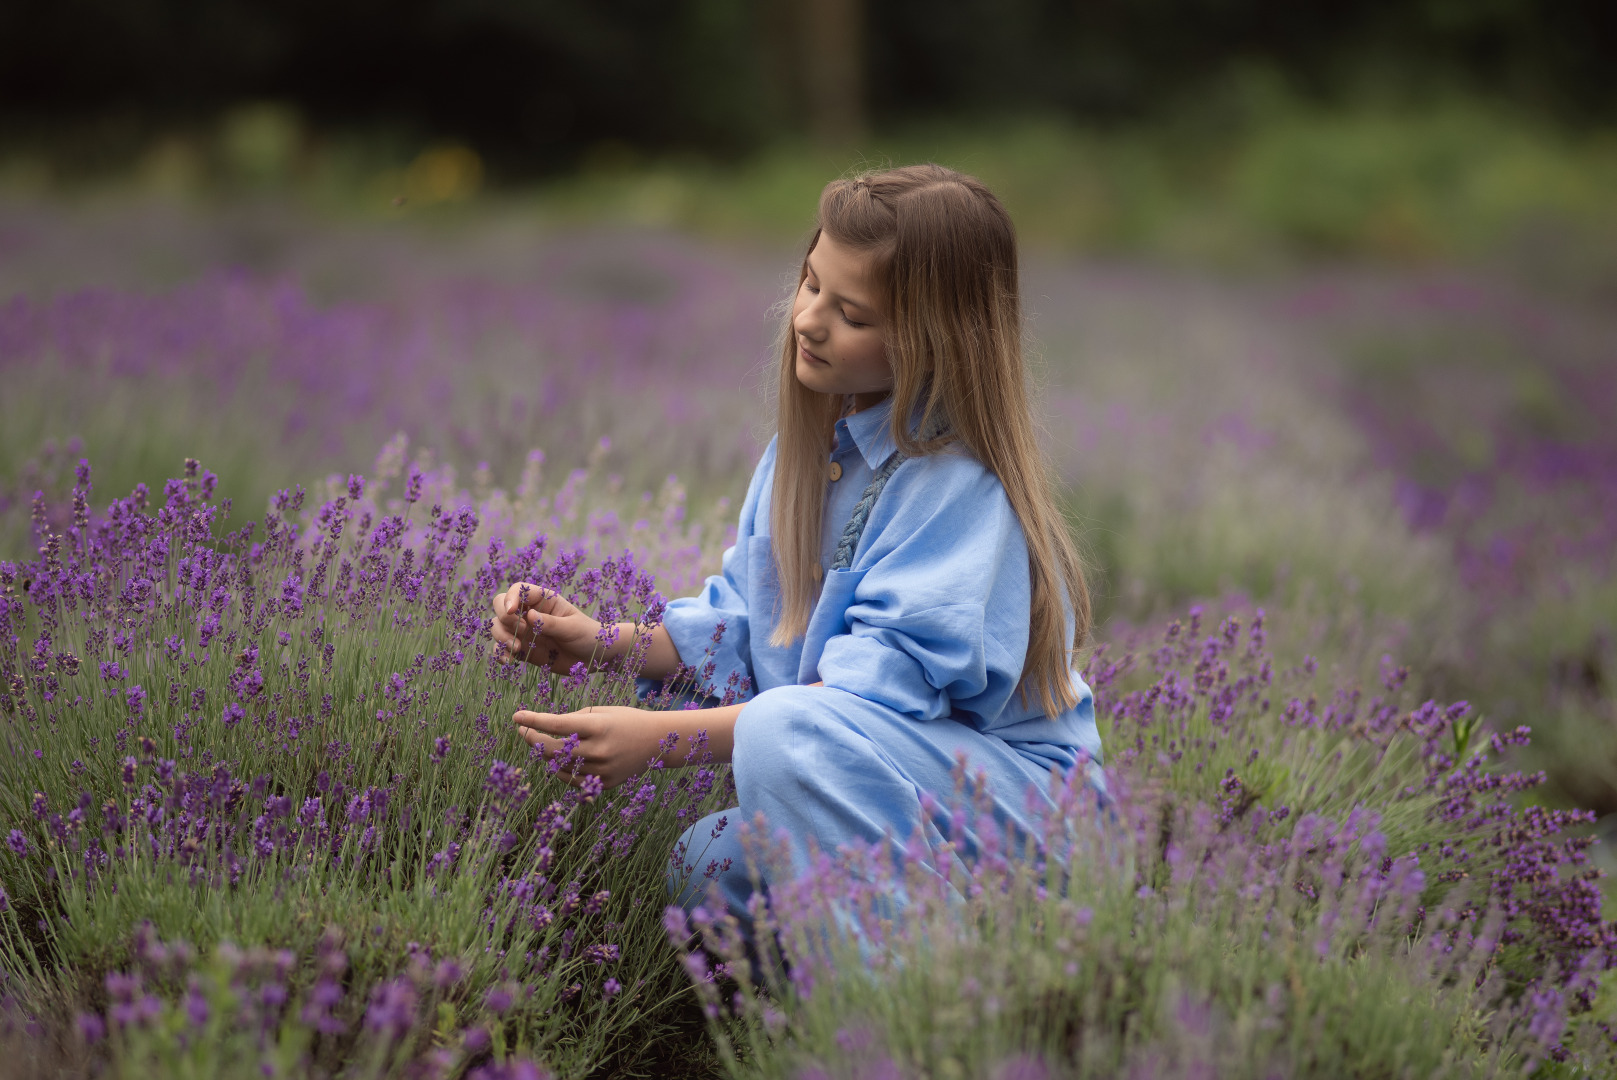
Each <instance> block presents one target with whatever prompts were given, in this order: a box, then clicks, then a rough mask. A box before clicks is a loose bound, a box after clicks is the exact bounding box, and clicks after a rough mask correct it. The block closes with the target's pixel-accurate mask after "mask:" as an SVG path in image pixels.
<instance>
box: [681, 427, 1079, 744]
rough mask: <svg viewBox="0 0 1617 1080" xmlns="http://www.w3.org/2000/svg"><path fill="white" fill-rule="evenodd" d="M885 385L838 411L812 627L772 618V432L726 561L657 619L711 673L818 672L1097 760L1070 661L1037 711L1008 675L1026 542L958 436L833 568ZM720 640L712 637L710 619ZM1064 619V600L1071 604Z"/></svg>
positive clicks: (768, 675) (999, 491)
mask: <svg viewBox="0 0 1617 1080" xmlns="http://www.w3.org/2000/svg"><path fill="white" fill-rule="evenodd" d="M890 416H891V399H890V398H889V399H888V400H887V401H885V402H883V403H881V404H879V405H875V406H872V407H870V408H868V409H865V410H863V411H861V412H858V413H854V414H853V415H851V416H847V417H844V418H842V419H841V420H838V421H837V425H836V445H835V447H834V448H833V449H832V450H831V452H830V457H831V460H832V461H835V462H837V463H838V464H839V465H840V466H841V468H842V475H841V477H840V478H839V479H837V480H835V481H832V482H831V483H830V485H829V490H828V492H827V495H826V510H825V518H824V525H823V529H822V535H821V542H820V567H821V570H822V571H823V581H824V584H823V586H822V588H821V590H820V596H819V599H818V601H817V602H816V604H815V607H814V611H813V614H812V615H811V616H810V619H809V625H808V631H807V633H806V634H805V635H804V636H803V637H801V638H799V639H798V640H796V641H794V642H793V643H791V644H789V645H785V646H776V645H772V644H770V642H769V637H770V634H771V633H772V632H773V630H774V625H775V620H776V617H777V615H778V612H779V609H780V587H779V579H778V577H777V574H776V569H775V559H774V552H773V549H772V545H771V543H770V504H771V502H772V496H773V492H774V476H775V446H776V442H775V440H771V441H770V443H769V446H768V447H767V448H766V449H765V450H764V455H763V457H762V459H761V460H760V461H759V462H758V467H757V469H756V470H755V471H754V472H753V476H752V482H751V483H750V484H749V485H748V487H747V496H746V499H745V500H744V501H743V503H742V505H741V518H740V522H739V524H738V526H737V528H736V541H735V544H734V545H733V546H732V547H731V548H730V549H729V550H727V551H726V552H725V553H724V562H723V570H722V572H721V573H719V574H715V575H713V576H712V577H709V578H708V579H707V582H706V584H705V585H704V587H703V589H702V591H701V592H700V593H699V594H698V595H696V596H689V597H682V598H680V599H677V600H673V601H671V602H670V603H669V605H668V610H667V613H666V614H665V615H664V619H663V623H664V626H666V627H667V629H668V634H669V637H670V638H671V639H672V640H673V643H674V647H675V649H677V650H678V652H679V655H680V658H681V660H682V661H683V662H685V663H687V664H691V665H693V666H700V665H701V664H702V663H703V662H704V656H705V655H707V653H708V652H709V650H711V652H712V657H713V659H714V661H715V671H714V675H713V685H716V686H723V685H725V682H726V680H727V679H728V678H729V677H730V675H731V673H739V674H740V675H742V676H745V677H746V678H748V679H749V680H750V682H751V686H752V688H753V690H754V691H763V690H769V689H772V688H774V687H777V686H785V685H790V684H807V683H812V682H816V681H824V683H825V685H827V686H831V687H836V688H838V689H841V690H846V691H848V692H849V693H853V694H857V695H858V696H860V697H862V698H865V699H867V700H869V701H873V702H877V703H879V704H881V705H885V706H886V707H888V708H890V709H892V710H894V711H895V712H897V713H900V714H902V715H905V716H909V717H912V718H913V719H914V720H916V721H917V722H920V723H925V722H930V721H935V720H938V719H941V718H944V717H950V718H953V719H954V720H956V721H959V722H960V723H964V724H968V725H970V726H971V727H973V728H975V729H976V730H978V731H980V732H984V733H988V734H993V735H995V736H997V737H999V738H1001V739H1004V740H1005V741H1006V742H1008V743H1012V744H1015V746H1016V748H1017V749H1018V750H1020V751H1021V752H1023V753H1026V754H1032V755H1033V756H1035V757H1038V758H1041V759H1043V760H1047V761H1049V762H1051V763H1052V764H1056V765H1059V766H1061V767H1062V768H1063V769H1064V770H1065V769H1068V768H1071V767H1072V765H1074V764H1075V763H1076V762H1077V761H1078V759H1079V754H1080V752H1082V753H1083V754H1085V755H1087V756H1088V758H1089V759H1090V760H1091V761H1092V762H1095V763H1098V762H1099V760H1100V750H1101V747H1100V734H1099V732H1098V730H1097V729H1096V727H1095V707H1094V699H1093V697H1092V695H1091V694H1090V691H1089V687H1087V686H1086V685H1084V682H1083V680H1082V679H1081V678H1080V677H1079V675H1078V673H1077V672H1076V671H1074V672H1073V673H1072V684H1073V688H1074V689H1075V690H1076V691H1077V695H1078V704H1077V705H1075V706H1074V707H1072V708H1071V709H1068V710H1066V711H1065V712H1063V713H1061V714H1059V715H1057V716H1046V715H1045V713H1044V711H1043V708H1042V706H1041V705H1040V704H1039V700H1038V697H1037V696H1036V695H1034V694H1032V693H1031V692H1030V693H1029V695H1028V702H1027V704H1026V705H1024V704H1022V701H1021V695H1020V694H1019V693H1018V690H1017V686H1018V683H1019V681H1020V679H1021V676H1022V667H1023V664H1024V662H1025V660H1026V657H1027V646H1028V611H1029V606H1030V603H1031V596H1032V590H1031V583H1030V577H1029V571H1028V553H1027V542H1026V539H1025V538H1024V536H1023V533H1022V527H1021V523H1020V521H1019V520H1018V519H1017V516H1016V512H1015V511H1014V510H1013V509H1012V507H1011V504H1010V500H1009V498H1008V497H1007V496H1006V494H1005V489H1004V487H1003V486H1002V485H1001V484H1000V482H999V479H998V478H997V477H995V476H994V475H993V474H992V473H991V472H989V471H988V469H986V468H985V467H984V466H983V465H982V464H981V463H979V462H978V461H977V460H976V459H975V458H973V457H971V456H970V455H969V454H968V453H966V452H965V451H963V450H959V449H950V450H947V451H945V452H943V453H939V454H931V455H927V456H923V457H917V458H911V459H909V460H906V461H905V462H904V463H903V464H902V465H900V466H899V468H898V470H897V471H896V472H894V474H893V476H892V478H891V479H890V480H889V481H888V483H887V486H886V488H885V489H884V490H883V491H882V493H881V496H880V497H879V498H878V499H877V500H876V504H875V506H874V507H873V508H872V510H871V513H870V518H869V522H868V524H867V525H866V527H865V532H864V535H863V536H862V537H861V538H860V541H859V546H858V547H857V548H856V549H855V551H854V557H853V563H852V565H851V566H850V567H849V568H848V569H846V570H831V569H830V567H831V562H832V559H833V558H834V557H835V554H836V548H837V542H838V540H839V539H840V538H841V535H842V530H843V527H844V526H845V525H846V524H847V521H848V516H849V514H850V513H852V511H853V507H854V505H855V504H856V503H857V502H858V501H859V498H860V495H861V494H862V493H863V492H864V489H865V486H866V485H867V484H869V483H870V480H871V478H872V476H873V475H874V474H875V471H876V470H877V469H878V468H880V467H881V465H882V463H883V462H884V461H886V460H887V457H888V456H889V455H890V454H891V453H892V452H893V450H894V449H895V446H894V444H893V439H892V433H891V430H890V427H889V422H890V421H889V418H890ZM721 619H722V620H723V621H724V623H725V632H724V636H723V638H722V640H721V641H720V642H719V644H718V645H717V646H714V645H713V643H712V641H711V639H712V636H713V631H714V629H715V627H716V626H717V624H718V622H719V621H720V620H721ZM1067 625H1068V630H1069V633H1070V631H1071V627H1072V615H1071V612H1070V611H1069V612H1068V616H1067Z"/></svg>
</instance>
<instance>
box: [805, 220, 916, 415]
mask: <svg viewBox="0 0 1617 1080" xmlns="http://www.w3.org/2000/svg"><path fill="white" fill-rule="evenodd" d="M871 261H872V260H871V257H870V256H869V255H866V254H862V253H860V252H857V251H854V250H852V249H850V248H847V247H844V246H842V245H841V244H838V243H837V242H836V241H835V240H833V239H831V237H829V236H826V235H825V234H824V233H821V234H820V239H819V241H818V242H817V243H816V244H815V245H814V250H813V251H811V252H809V256H808V275H807V276H806V277H805V278H804V279H803V284H802V285H800V286H798V289H797V298H796V300H794V301H793V302H792V332H793V333H794V334H796V335H797V381H798V382H800V383H802V384H803V385H804V386H806V387H808V388H809V389H810V390H818V391H819V392H820V393H822V394H848V395H851V396H852V397H853V399H854V411H856V412H857V411H859V410H860V409H867V408H869V407H870V406H872V405H874V404H876V403H877V402H879V401H881V400H882V399H883V398H884V397H886V396H887V395H888V394H889V393H891V392H892V389H893V368H892V365H890V364H889V363H888V362H887V346H886V343H885V342H884V341H883V339H882V329H883V326H882V324H883V321H884V320H883V317H882V313H881V309H880V308H878V307H877V306H876V297H877V295H878V293H877V291H876V287H875V282H874V281H873V280H872V273H871V270H872V267H871Z"/></svg>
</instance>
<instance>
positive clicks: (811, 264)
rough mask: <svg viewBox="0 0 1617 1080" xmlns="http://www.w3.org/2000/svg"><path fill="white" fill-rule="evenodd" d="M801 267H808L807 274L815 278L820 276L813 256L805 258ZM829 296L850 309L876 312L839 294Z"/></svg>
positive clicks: (866, 305)
mask: <svg viewBox="0 0 1617 1080" xmlns="http://www.w3.org/2000/svg"><path fill="white" fill-rule="evenodd" d="M803 265H804V266H807V267H808V272H809V273H811V274H813V275H814V276H815V277H819V276H820V272H819V271H818V270H816V269H814V256H812V255H810V256H808V257H807V258H805V259H804V260H803ZM831 295H832V296H834V297H836V299H838V300H840V301H841V302H842V303H844V304H848V305H851V306H852V307H856V308H858V309H859V310H860V311H869V312H872V313H874V312H875V310H876V309H875V308H873V307H871V306H870V305H869V304H864V303H860V302H859V301H858V300H855V299H854V298H853V297H851V296H843V295H842V294H841V293H832V294H831Z"/></svg>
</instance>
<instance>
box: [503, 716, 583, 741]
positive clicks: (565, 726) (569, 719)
mask: <svg viewBox="0 0 1617 1080" xmlns="http://www.w3.org/2000/svg"><path fill="white" fill-rule="evenodd" d="M511 719H513V720H515V721H516V723H517V726H518V727H520V728H523V729H525V731H524V735H526V733H527V731H528V730H531V731H536V732H540V733H542V734H545V735H549V736H550V737H551V738H555V739H565V738H566V737H567V736H569V735H577V736H578V737H579V738H580V739H587V738H589V737H590V735H592V734H594V733H595V728H596V724H595V722H594V720H593V718H592V717H590V716H589V714H588V713H576V712H575V713H542V712H532V711H530V710H528V709H523V710H521V711H520V712H518V713H517V714H516V715H515V716H513V717H512V718H511ZM530 741H531V740H530Z"/></svg>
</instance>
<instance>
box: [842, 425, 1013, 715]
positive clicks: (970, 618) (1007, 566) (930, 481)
mask: <svg viewBox="0 0 1617 1080" xmlns="http://www.w3.org/2000/svg"><path fill="white" fill-rule="evenodd" d="M848 572H850V573H853V574H856V575H860V576H859V577H858V578H857V581H856V584H855V585H854V588H853V590H852V596H851V600H850V603H849V605H848V607H847V610H846V620H847V626H848V630H847V632H846V633H843V634H839V635H837V636H834V637H832V638H830V639H829V640H828V641H827V642H826V644H825V648H824V651H823V652H822V653H821V656H820V661H819V673H820V677H821V678H822V679H824V680H825V684H826V685H827V686H834V687H837V688H838V689H841V690H846V691H848V692H849V693H853V694H857V695H859V696H860V697H862V698H865V699H867V700H870V701H875V702H878V703H880V704H883V705H886V706H888V707H889V708H891V709H894V710H895V711H897V712H899V713H902V714H904V715H907V716H912V717H914V718H916V719H917V720H932V719H936V718H938V717H940V716H951V715H952V716H954V717H956V718H957V719H960V720H963V721H966V722H968V723H972V724H973V725H974V726H977V727H978V728H980V729H982V728H985V727H986V726H987V725H988V724H989V723H990V722H993V721H995V720H997V719H998V718H999V717H1001V715H1002V714H1003V713H1004V712H1005V706H1006V703H1007V702H1008V700H1009V699H1010V696H1011V694H1012V693H1013V692H1014V691H1015V688H1016V686H1017V683H1018V682H1019V681H1020V679H1021V676H1022V666H1023V663H1024V662H1025V660H1026V657H1027V644H1028V610H1029V604H1030V598H1031V589H1030V585H1029V578H1028V557H1027V542H1026V539H1025V537H1024V536H1023V534H1022V528H1021V523H1020V522H1019V521H1018V520H1017V517H1016V514H1015V511H1014V510H1012V508H1011V505H1010V500H1009V499H1008V498H1007V497H1006V495H1005V490H1004V488H1003V486H1002V485H1001V484H1000V482H999V480H998V479H997V478H995V477H994V476H993V474H991V473H990V472H988V470H987V469H985V468H983V467H982V466H981V465H980V464H978V463H977V462H976V461H975V460H973V459H971V458H969V457H966V456H964V455H960V454H935V455H930V456H927V457H923V458H915V459H912V460H910V461H907V462H905V463H904V464H903V465H902V466H901V467H900V468H899V469H898V471H897V472H895V473H894V474H893V477H892V479H891V480H890V481H889V482H888V484H887V487H886V489H885V490H884V491H883V492H882V494H881V497H880V498H878V499H877V500H876V505H875V507H874V508H873V509H872V511H871V516H870V521H869V524H868V525H867V526H866V530H865V536H864V538H863V539H862V540H861V542H860V546H859V551H858V552H857V554H856V556H855V559H854V564H853V566H852V567H850V570H849V571H848Z"/></svg>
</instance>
